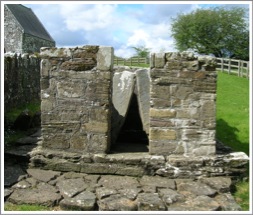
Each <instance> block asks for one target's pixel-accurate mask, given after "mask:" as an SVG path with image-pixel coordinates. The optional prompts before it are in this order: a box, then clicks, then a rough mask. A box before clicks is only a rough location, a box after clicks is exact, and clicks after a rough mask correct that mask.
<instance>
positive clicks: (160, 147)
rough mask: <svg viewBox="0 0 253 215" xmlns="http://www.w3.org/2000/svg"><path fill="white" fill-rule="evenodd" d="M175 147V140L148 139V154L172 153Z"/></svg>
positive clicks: (176, 146) (176, 144)
mask: <svg viewBox="0 0 253 215" xmlns="http://www.w3.org/2000/svg"><path fill="white" fill-rule="evenodd" d="M177 148H178V143H177V141H175V140H155V141H154V140H150V141H149V150H150V154H154V155H157V154H161V155H169V154H173V153H174V152H175V151H176V149H177ZM182 154H183V153H182Z"/></svg>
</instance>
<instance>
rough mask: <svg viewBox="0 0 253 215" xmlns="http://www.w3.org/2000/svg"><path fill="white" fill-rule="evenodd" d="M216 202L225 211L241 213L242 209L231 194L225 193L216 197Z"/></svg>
mask: <svg viewBox="0 0 253 215" xmlns="http://www.w3.org/2000/svg"><path fill="white" fill-rule="evenodd" d="M214 199H215V201H217V202H218V203H219V205H220V207H221V209H222V210H223V211H241V210H242V208H241V207H240V206H239V205H238V204H237V203H236V201H235V199H234V197H233V196H232V195H231V193H223V194H220V195H217V196H215V198H214Z"/></svg>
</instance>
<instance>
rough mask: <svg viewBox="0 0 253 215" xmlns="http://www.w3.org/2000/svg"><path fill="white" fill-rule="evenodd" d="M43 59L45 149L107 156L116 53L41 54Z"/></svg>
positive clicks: (92, 50) (86, 48) (48, 51)
mask: <svg viewBox="0 0 253 215" xmlns="http://www.w3.org/2000/svg"><path fill="white" fill-rule="evenodd" d="M40 56H41V58H42V61H41V111H42V136H43V147H44V148H50V149H57V150H68V151H73V152H79V153H90V152H92V153H105V152H107V151H108V150H109V147H110V129H111V120H110V119H111V80H112V67H113V61H112V57H113V49H112V48H111V47H100V46H83V47H76V48H41V53H40Z"/></svg>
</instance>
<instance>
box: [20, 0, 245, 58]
mask: <svg viewBox="0 0 253 215" xmlns="http://www.w3.org/2000/svg"><path fill="white" fill-rule="evenodd" d="M89 2H90V3H88V2H85V1H83V2H80V1H79V2H73V1H66V2H64V1H62V2H59V3H58V2H53V3H52V2H50V3H49V2H48V1H47V2H43V1H42V2H39V3H37V2H29V4H28V3H27V2H23V3H22V2H20V3H21V4H23V5H25V6H26V7H29V8H31V9H32V10H33V11H34V13H35V14H36V15H37V16H38V18H39V19H40V21H41V22H42V23H43V25H44V26H45V28H46V29H47V31H48V32H49V33H50V35H51V36H52V37H53V38H54V40H55V41H56V46H57V47H75V46H82V45H86V44H90V45H105V46H112V47H114V52H115V54H116V55H117V56H121V57H130V56H132V55H134V49H133V48H131V47H133V46H135V47H138V46H145V47H147V48H150V50H151V52H159V51H176V49H175V46H174V41H173V39H172V37H171V35H170V33H171V32H170V23H171V18H173V17H176V15H177V14H178V13H189V12H191V11H193V10H195V9H197V8H203V7H205V8H208V7H213V6H218V5H217V4H214V3H215V2H211V1H210V2H209V1H205V2H199V3H198V2H194V3H193V4H189V3H191V1H190V2H189V3H187V2H180V1H177V2H174V3H172V2H171V1H167V2H163V3H162V4H158V3H155V1H153V2H139V3H138V4H134V2H133V3H131V4H126V3H123V1H121V2H120V1H119V2H112V1H111V2H103V3H101V2H96V3H94V2H92V1H89ZM238 2H240V4H238ZM91 3H92V4H91ZM245 3H247V4H246V5H245V4H243V2H241V1H235V2H228V3H226V2H223V4H220V5H224V4H226V5H225V6H226V7H231V6H243V7H247V8H249V6H248V4H249V2H245Z"/></svg>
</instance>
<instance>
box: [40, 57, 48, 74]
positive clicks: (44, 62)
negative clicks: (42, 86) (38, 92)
mask: <svg viewBox="0 0 253 215" xmlns="http://www.w3.org/2000/svg"><path fill="white" fill-rule="evenodd" d="M40 68H41V69H40V75H41V77H42V78H48V77H49V70H50V68H51V63H50V61H49V60H48V59H42V60H41V62H40Z"/></svg>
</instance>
